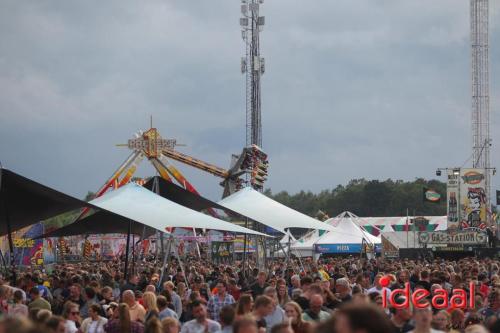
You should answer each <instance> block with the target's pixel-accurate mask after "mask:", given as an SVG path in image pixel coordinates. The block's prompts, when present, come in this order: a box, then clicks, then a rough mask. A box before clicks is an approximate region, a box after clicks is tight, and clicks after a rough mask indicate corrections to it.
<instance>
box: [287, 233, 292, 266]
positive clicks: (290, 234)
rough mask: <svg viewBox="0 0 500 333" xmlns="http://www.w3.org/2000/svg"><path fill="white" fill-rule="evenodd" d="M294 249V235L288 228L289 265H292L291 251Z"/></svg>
mask: <svg viewBox="0 0 500 333" xmlns="http://www.w3.org/2000/svg"><path fill="white" fill-rule="evenodd" d="M291 249H292V233H291V232H290V228H288V255H287V260H288V263H289V264H290V261H291V260H290V259H291V258H290V255H291V254H290V250H291Z"/></svg>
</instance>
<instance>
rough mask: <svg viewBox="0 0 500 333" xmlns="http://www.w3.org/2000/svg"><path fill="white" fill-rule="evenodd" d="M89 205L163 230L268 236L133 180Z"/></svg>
mask: <svg viewBox="0 0 500 333" xmlns="http://www.w3.org/2000/svg"><path fill="white" fill-rule="evenodd" d="M89 204H91V205H94V206H96V207H99V208H102V209H104V210H107V211H110V212H112V213H115V214H118V215H121V216H123V217H125V218H129V219H131V220H134V221H136V222H139V223H143V224H145V225H147V226H149V227H151V228H154V229H156V230H159V231H162V232H166V228H167V227H176V228H203V229H213V230H221V231H228V232H235V233H241V234H253V235H262V236H267V235H265V234H262V233H260V232H257V231H253V230H250V229H247V228H244V227H240V226H238V225H236V224H233V223H229V222H226V221H223V220H220V219H216V218H214V217H211V216H208V215H205V214H202V213H199V212H197V211H195V210H192V209H189V208H186V207H184V206H181V205H179V204H177V203H174V202H172V201H170V200H167V199H165V198H163V197H161V196H159V195H157V194H155V193H153V192H151V191H149V190H147V189H145V188H144V187H142V186H139V185H137V184H134V183H130V184H128V185H125V186H123V187H121V188H119V189H117V190H114V191H112V192H110V193H108V194H105V195H103V196H101V197H99V198H97V199H94V200H92V201H90V203H89Z"/></svg>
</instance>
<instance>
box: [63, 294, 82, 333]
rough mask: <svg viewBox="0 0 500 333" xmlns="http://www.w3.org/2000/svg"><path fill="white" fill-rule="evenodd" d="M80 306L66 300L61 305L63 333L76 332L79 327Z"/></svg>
mask: <svg viewBox="0 0 500 333" xmlns="http://www.w3.org/2000/svg"><path fill="white" fill-rule="evenodd" d="M79 308H80V307H79V306H78V304H76V303H73V302H71V301H67V302H66V303H64V306H63V314H62V315H63V317H64V319H65V321H64V330H65V333H76V332H78V329H79V327H80V322H81V318H80V309H79Z"/></svg>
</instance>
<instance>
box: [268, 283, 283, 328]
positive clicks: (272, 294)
mask: <svg viewBox="0 0 500 333" xmlns="http://www.w3.org/2000/svg"><path fill="white" fill-rule="evenodd" d="M264 295H266V296H267V297H269V298H271V299H272V300H273V311H272V312H271V313H270V314H268V315H267V316H265V317H264V320H265V321H266V330H267V332H268V333H270V332H271V329H272V328H273V327H274V325H277V324H280V323H283V322H285V320H286V316H285V310H283V309H282V308H281V306H279V304H278V293H277V291H276V288H274V287H271V286H269V287H267V288H266V289H265V290H264Z"/></svg>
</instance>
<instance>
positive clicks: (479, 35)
mask: <svg viewBox="0 0 500 333" xmlns="http://www.w3.org/2000/svg"><path fill="white" fill-rule="evenodd" d="M488 6H489V5H488V0H471V1H470V19H471V21H470V24H471V46H472V149H473V157H474V160H473V167H474V168H480V169H484V171H485V172H484V174H485V187H486V188H485V190H486V204H487V206H486V207H487V209H488V211H490V209H491V205H490V194H491V193H490V192H491V189H490V187H491V183H490V172H491V167H490V146H491V138H490V87H489V43H488ZM487 216H488V217H487V221H488V223H489V222H490V219H491V217H490V214H487Z"/></svg>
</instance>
